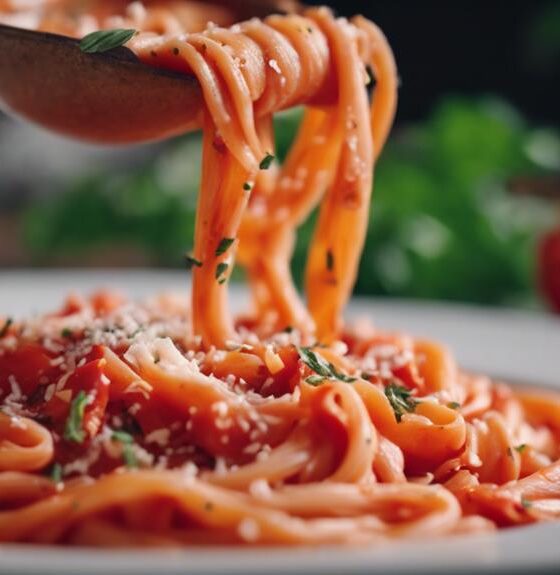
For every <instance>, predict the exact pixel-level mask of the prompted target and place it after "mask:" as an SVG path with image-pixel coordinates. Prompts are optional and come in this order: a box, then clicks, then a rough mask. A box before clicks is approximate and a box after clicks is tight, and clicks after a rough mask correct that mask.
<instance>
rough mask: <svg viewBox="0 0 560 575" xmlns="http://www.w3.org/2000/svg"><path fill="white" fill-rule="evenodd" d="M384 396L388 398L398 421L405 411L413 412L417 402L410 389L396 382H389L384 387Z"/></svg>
mask: <svg viewBox="0 0 560 575" xmlns="http://www.w3.org/2000/svg"><path fill="white" fill-rule="evenodd" d="M385 397H387V399H388V400H389V403H390V404H391V407H392V408H393V411H394V412H395V418H396V420H397V422H398V423H400V422H401V419H402V416H403V415H404V414H405V413H411V412H413V411H414V410H415V409H416V406H417V405H418V402H417V401H416V400H415V399H414V398H413V397H412V395H411V391H410V389H407V388H406V387H404V386H402V385H397V384H396V383H390V384H389V385H388V386H387V387H386V388H385Z"/></svg>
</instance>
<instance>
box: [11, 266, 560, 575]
mask: <svg viewBox="0 0 560 575" xmlns="http://www.w3.org/2000/svg"><path fill="white" fill-rule="evenodd" d="M98 287H116V288H118V289H121V290H124V291H125V292H127V293H128V294H130V295H132V296H134V297H142V296H146V295H150V294H153V293H156V292H159V291H177V290H182V291H184V292H185V294H186V292H187V278H186V276H185V274H184V273H173V272H165V273H164V272H153V273H152V272H113V271H111V272H49V273H46V272H0V315H2V314H10V315H16V316H17V315H23V314H28V313H33V312H39V311H44V310H47V309H49V308H52V307H53V306H55V305H57V304H58V303H59V302H60V301H61V298H62V297H63V296H64V294H65V293H67V292H68V291H69V290H71V289H72V290H75V291H78V292H86V293H87V292H91V291H92V290H94V289H95V288H98ZM234 299H235V300H238V305H240V304H239V302H240V300H241V299H242V295H241V293H240V292H236V293H235V294H234ZM349 316H350V317H359V318H364V317H371V318H372V320H374V321H375V323H376V324H377V325H379V326H382V327H385V328H390V329H404V330H408V331H410V332H412V333H413V334H418V335H423V336H427V337H433V338H436V339H440V340H442V341H445V342H446V343H447V344H448V345H449V346H450V347H451V348H452V349H453V351H454V352H455V354H456V356H457V357H458V359H459V361H460V363H461V364H462V365H463V367H465V368H468V369H471V370H477V371H484V372H486V373H490V374H494V375H499V376H500V377H503V378H508V379H511V380H515V381H524V382H532V383H536V384H539V385H544V386H550V387H557V388H560V321H559V320H558V319H557V318H554V317H551V316H548V315H544V314H537V313H527V312H518V311H511V310H496V309H484V308H477V307H471V306H456V305H442V304H427V303H415V302H401V301H394V300H384V301H382V300H371V299H356V300H355V301H354V302H353V303H352V305H351V306H350V310H349ZM559 542H560V523H555V524H541V525H536V526H532V527H526V528H518V529H511V530H508V531H502V532H500V533H496V534H490V535H488V534H485V535H476V536H474V535H470V536H461V537H453V538H446V539H439V540H435V541H430V542H426V541H424V542H418V543H394V544H391V545H387V546H384V547H383V548H377V549H359V550H356V549H352V550H347V549H336V548H321V549H258V550H241V549H224V548H221V549H207V550H192V549H189V550H186V551H172V552H170V551H165V552H158V551H152V550H150V551H149V552H143V551H120V552H109V551H92V550H76V549H58V548H51V549H45V548H39V547H29V546H26V547H18V546H9V545H8V546H2V545H0V573H1V574H2V575H8V574H14V575H16V574H17V575H20V574H25V575H30V574H39V573H41V574H42V575H50V574H53V575H55V574H56V575H76V574H77V573H80V575H106V574H110V575H124V574H126V575H132V574H134V575H153V574H154V573H157V574H158V575H175V574H181V575H185V574H188V575H197V574H201V575H202V574H205V575H210V574H211V575H218V574H220V575H234V574H235V575H241V574H243V575H253V574H255V575H257V574H259V575H261V574H264V573H266V574H267V575H285V574H287V573H297V574H299V575H312V574H313V575H315V574H317V575H318V574H321V575H331V574H332V575H335V574H336V575H352V574H366V573H367V574H368V575H375V574H382V573H383V574H396V573H414V574H415V575H418V574H421V573H430V574H432V575H435V574H443V573H451V574H454V575H457V574H467V573H468V574H472V573H474V572H476V573H477V574H483V573H488V574H498V573H500V574H502V573H503V574H505V573H508V574H511V573H526V572H529V571H530V572H531V573H532V574H534V575H537V574H541V573H556V574H557V573H558V572H559V571H560V544H559Z"/></svg>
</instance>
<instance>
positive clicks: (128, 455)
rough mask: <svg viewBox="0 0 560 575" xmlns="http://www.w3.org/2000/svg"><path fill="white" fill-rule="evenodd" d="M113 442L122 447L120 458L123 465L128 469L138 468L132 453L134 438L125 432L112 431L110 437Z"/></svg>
mask: <svg viewBox="0 0 560 575" xmlns="http://www.w3.org/2000/svg"><path fill="white" fill-rule="evenodd" d="M111 439H112V440H113V441H118V442H119V443H120V444H121V445H122V457H123V461H124V463H125V465H126V466H127V467H128V468H129V469H135V468H137V467H138V460H137V459H136V455H135V453H134V448H133V446H134V438H133V437H132V435H130V433H127V432H126V431H113V434H112V435H111Z"/></svg>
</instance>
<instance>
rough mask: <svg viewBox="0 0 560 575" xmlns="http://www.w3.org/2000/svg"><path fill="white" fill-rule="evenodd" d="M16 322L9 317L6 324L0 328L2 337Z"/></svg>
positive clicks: (0, 336)
mask: <svg viewBox="0 0 560 575" xmlns="http://www.w3.org/2000/svg"><path fill="white" fill-rule="evenodd" d="M13 323H14V320H13V319H12V318H11V317H9V318H8V319H7V320H6V321H5V322H4V325H3V326H2V327H1V328H0V338H3V337H4V336H5V335H6V334H7V333H8V330H9V329H10V327H11V325H12V324H13Z"/></svg>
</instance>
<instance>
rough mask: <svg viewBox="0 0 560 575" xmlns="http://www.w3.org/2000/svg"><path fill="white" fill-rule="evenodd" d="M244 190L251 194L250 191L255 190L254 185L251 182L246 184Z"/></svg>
mask: <svg viewBox="0 0 560 575" xmlns="http://www.w3.org/2000/svg"><path fill="white" fill-rule="evenodd" d="M243 189H244V190H245V191H246V192H250V191H251V190H252V189H253V184H252V183H251V182H245V183H244V184H243Z"/></svg>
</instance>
